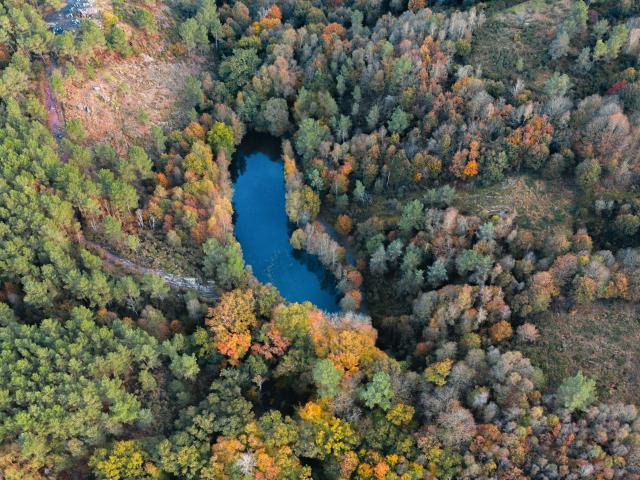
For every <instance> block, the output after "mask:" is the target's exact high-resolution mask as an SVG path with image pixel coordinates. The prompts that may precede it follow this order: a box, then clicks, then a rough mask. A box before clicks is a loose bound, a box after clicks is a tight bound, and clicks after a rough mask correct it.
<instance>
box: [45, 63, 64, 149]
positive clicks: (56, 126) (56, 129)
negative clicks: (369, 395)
mask: <svg viewBox="0 0 640 480" xmlns="http://www.w3.org/2000/svg"><path fill="white" fill-rule="evenodd" d="M55 67H56V64H55V62H54V61H52V62H51V63H49V65H47V68H46V70H45V73H44V79H43V82H44V97H45V105H46V108H47V117H48V123H49V130H51V133H52V135H53V136H54V137H55V139H56V140H57V141H60V140H62V136H63V135H64V125H65V120H64V108H63V106H62V103H61V102H60V101H59V100H58V99H57V98H56V96H55V94H54V93H53V89H52V88H51V75H53V71H54V70H55Z"/></svg>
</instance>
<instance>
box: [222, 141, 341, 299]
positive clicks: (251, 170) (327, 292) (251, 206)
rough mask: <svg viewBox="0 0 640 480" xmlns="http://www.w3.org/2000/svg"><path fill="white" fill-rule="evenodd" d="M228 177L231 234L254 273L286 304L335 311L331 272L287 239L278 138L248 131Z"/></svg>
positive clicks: (333, 285) (282, 167)
mask: <svg viewBox="0 0 640 480" xmlns="http://www.w3.org/2000/svg"><path fill="white" fill-rule="evenodd" d="M231 175H232V178H233V179H234V184H235V185H234V194H233V208H234V210H235V214H234V225H235V227H234V228H235V236H236V238H237V239H238V241H239V242H240V245H242V251H243V253H244V259H245V261H246V262H247V263H248V264H249V265H251V268H252V269H253V274H254V275H255V277H256V278H257V279H258V280H260V281H261V282H262V283H271V284H273V285H274V286H275V287H276V288H277V289H278V290H279V291H280V293H281V294H282V296H283V297H284V298H286V299H287V300H289V301H291V302H304V301H307V300H308V301H310V302H312V303H313V304H315V305H316V306H317V307H319V308H322V309H324V310H327V311H330V312H337V311H339V310H340V307H339V305H338V300H339V296H338V292H337V290H336V286H335V278H334V277H333V275H332V274H331V273H330V272H329V271H327V270H326V269H325V268H324V267H322V265H321V264H320V262H319V261H318V260H317V259H316V258H315V257H312V256H310V255H308V254H306V253H303V252H299V251H296V250H294V249H293V247H291V245H290V243H289V236H290V234H291V232H292V231H293V229H294V226H293V225H292V224H291V223H290V222H289V219H288V218H287V214H286V210H285V185H284V165H283V163H282V159H281V155H280V144H279V141H278V140H276V139H274V138H272V137H269V136H266V135H258V134H253V133H252V134H250V139H249V140H245V141H244V142H243V143H242V145H240V148H239V149H238V152H237V153H236V155H235V159H234V161H233V164H232V167H231Z"/></svg>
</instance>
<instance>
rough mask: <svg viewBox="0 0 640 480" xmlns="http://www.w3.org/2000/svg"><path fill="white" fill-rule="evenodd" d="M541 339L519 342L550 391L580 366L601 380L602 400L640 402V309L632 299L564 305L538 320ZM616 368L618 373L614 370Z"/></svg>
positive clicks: (599, 383)
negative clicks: (572, 307) (630, 302)
mask: <svg viewBox="0 0 640 480" xmlns="http://www.w3.org/2000/svg"><path fill="white" fill-rule="evenodd" d="M533 323H535V324H536V325H537V326H538V328H539V329H540V340H539V341H538V342H537V343H536V344H535V345H533V346H530V345H529V346H527V345H517V348H519V349H521V350H523V353H524V354H525V355H527V356H529V358H531V361H532V362H533V364H534V365H537V366H539V367H541V368H542V370H543V371H544V372H545V374H546V376H547V379H548V387H549V389H551V390H552V389H555V388H556V387H557V386H558V385H559V384H560V382H561V381H562V380H563V379H564V378H566V377H568V376H571V375H575V374H576V373H577V372H578V370H582V372H583V373H584V374H585V375H589V376H591V377H594V378H596V379H597V381H598V387H599V388H598V391H599V392H600V397H601V399H603V400H605V399H609V398H611V399H615V400H621V401H627V402H635V401H637V399H638V396H639V395H640V370H639V369H638V364H639V362H640V349H639V348H638V345H639V344H640V310H639V309H638V307H637V305H633V304H629V303H626V302H609V303H606V304H604V303H602V304H600V303H598V304H594V305H588V306H581V307H579V308H577V309H575V310H572V311H570V312H566V311H564V309H562V308H559V307H558V308H554V309H553V310H551V311H549V312H547V313H545V314H542V315H540V316H538V317H537V318H536V320H535V321H534V322H533ZM614 372H615V373H614Z"/></svg>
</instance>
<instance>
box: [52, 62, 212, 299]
mask: <svg viewBox="0 0 640 480" xmlns="http://www.w3.org/2000/svg"><path fill="white" fill-rule="evenodd" d="M55 68H56V62H55V61H54V60H52V61H51V62H50V63H49V64H48V65H47V67H46V69H45V72H44V74H43V75H44V78H43V84H44V100H45V105H46V108H47V122H48V126H49V130H50V131H51V134H52V135H53V136H54V138H55V139H56V140H57V141H58V142H60V140H62V137H63V136H64V130H65V119H64V107H63V105H62V102H60V100H59V99H58V98H56V96H55V94H54V92H53V88H52V87H51V76H52V74H53V72H54V70H55ZM62 161H63V162H64V161H65V159H64V158H63V159H62ZM76 239H77V241H78V243H79V244H81V245H84V246H85V247H87V248H89V249H91V250H93V251H94V252H97V253H98V254H99V256H100V257H101V258H102V260H103V261H106V262H107V263H109V264H111V265H113V266H117V267H120V268H122V269H124V270H127V271H129V272H131V273H134V274H137V275H144V274H151V275H155V276H158V277H160V278H162V279H164V281H165V282H167V284H169V285H170V286H172V287H174V288H176V289H179V290H194V291H196V292H197V293H198V294H199V295H200V296H201V297H203V298H205V299H207V300H215V299H217V298H219V293H218V289H217V288H216V286H215V284H214V283H213V282H211V281H205V280H203V279H200V278H196V277H186V276H182V275H175V274H173V273H169V272H166V271H164V270H160V269H155V268H148V267H143V266H141V265H138V264H136V263H134V262H132V261H131V260H128V259H126V258H122V257H119V256H118V255H115V254H114V253H112V252H110V251H108V250H107V249H106V248H104V247H103V246H101V245H99V244H97V243H95V242H92V241H91V240H87V239H86V238H85V236H84V235H83V234H82V232H79V233H77V234H76Z"/></svg>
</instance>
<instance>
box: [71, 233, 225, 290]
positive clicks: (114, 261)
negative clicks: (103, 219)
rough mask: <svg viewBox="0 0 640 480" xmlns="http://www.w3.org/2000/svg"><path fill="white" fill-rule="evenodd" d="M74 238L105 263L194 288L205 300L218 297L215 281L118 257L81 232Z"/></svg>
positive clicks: (177, 286)
mask: <svg viewBox="0 0 640 480" xmlns="http://www.w3.org/2000/svg"><path fill="white" fill-rule="evenodd" d="M76 239H77V241H78V243H79V244H80V245H83V246H85V247H87V248H88V249H90V250H93V251H94V252H96V253H98V256H99V257H100V258H102V260H103V261H106V262H107V263H109V264H111V265H114V266H117V267H120V268H122V269H124V270H127V271H129V272H131V273H134V274H136V275H144V274H151V275H155V276H157V277H160V278H162V279H164V281H165V282H167V283H168V284H169V285H170V286H172V287H174V288H177V289H179V290H194V291H196V292H198V294H199V295H201V296H202V297H203V298H206V299H207V300H216V299H217V298H219V292H218V289H217V288H216V286H215V283H214V282H212V281H205V280H203V279H201V278H197V277H186V276H183V275H175V274H173V273H169V272H166V271H164V270H160V269H156V268H149V267H143V266H141V265H138V264H136V263H134V262H132V261H131V260H129V259H126V258H122V257H119V256H118V255H116V254H114V253H112V252H110V251H109V250H107V249H106V248H104V247H103V246H102V245H99V244H97V243H95V242H92V241H91V240H87V239H86V238H85V236H84V235H83V234H82V232H79V233H78V234H77V235H76Z"/></svg>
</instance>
